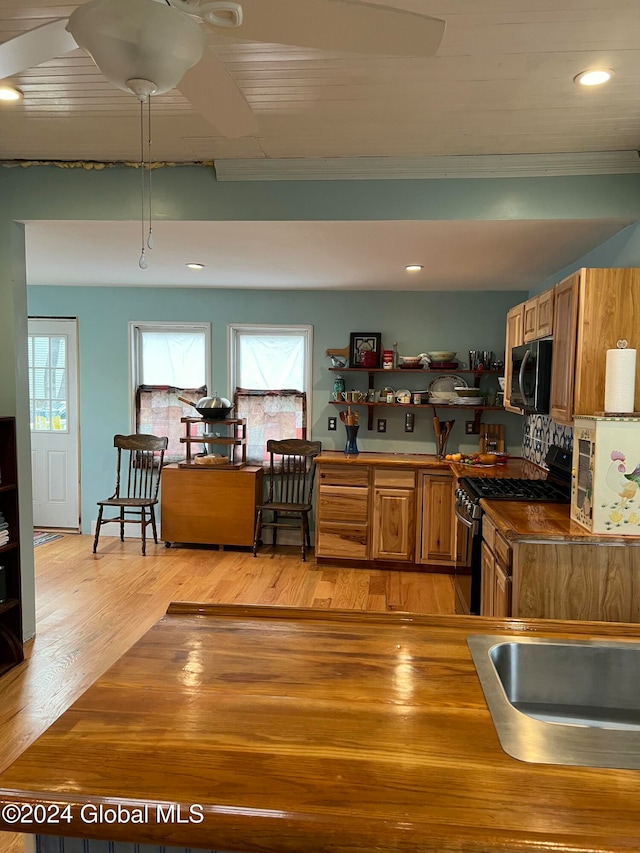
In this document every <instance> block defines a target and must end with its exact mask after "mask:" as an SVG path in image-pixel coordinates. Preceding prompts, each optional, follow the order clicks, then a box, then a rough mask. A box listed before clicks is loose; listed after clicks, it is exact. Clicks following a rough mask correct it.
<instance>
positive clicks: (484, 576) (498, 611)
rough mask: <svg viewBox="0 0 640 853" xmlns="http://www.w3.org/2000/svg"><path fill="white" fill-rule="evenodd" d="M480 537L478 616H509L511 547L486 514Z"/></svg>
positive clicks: (510, 612)
mask: <svg viewBox="0 0 640 853" xmlns="http://www.w3.org/2000/svg"><path fill="white" fill-rule="evenodd" d="M482 537H483V542H482V562H481V586H480V615H481V616H495V617H497V618H503V617H509V616H511V615H512V582H511V571H512V563H513V552H512V548H511V546H510V544H509V543H508V542H507V540H506V539H504V538H503V537H502V536H501V535H500V533H498V531H497V530H496V527H495V525H494V523H493V522H492V521H491V519H490V518H488V517H487V516H486V515H485V516H484V517H483V521H482Z"/></svg>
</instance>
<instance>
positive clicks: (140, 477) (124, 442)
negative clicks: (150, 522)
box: [113, 433, 169, 501]
mask: <svg viewBox="0 0 640 853" xmlns="http://www.w3.org/2000/svg"><path fill="white" fill-rule="evenodd" d="M168 443H169V439H168V438H167V436H158V435H143V434H141V433H137V434H135V435H115V436H114V437H113V446H114V447H115V448H116V449H117V451H118V460H117V471H116V490H115V492H114V495H113V497H114V498H128V499H133V500H137V499H146V500H153V501H155V500H157V498H158V489H159V487H160V474H161V472H162V465H163V463H164V454H165V451H166V449H167V445H168Z"/></svg>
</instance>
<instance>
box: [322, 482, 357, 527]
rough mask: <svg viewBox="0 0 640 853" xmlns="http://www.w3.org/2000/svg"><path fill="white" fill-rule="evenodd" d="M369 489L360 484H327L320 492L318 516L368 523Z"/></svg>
mask: <svg viewBox="0 0 640 853" xmlns="http://www.w3.org/2000/svg"><path fill="white" fill-rule="evenodd" d="M368 508H369V490H368V489H363V488H361V487H358V486H325V485H324V484H323V485H322V486H321V487H320V489H319V492H318V506H317V516H318V521H319V522H320V523H321V524H322V523H323V522H325V521H338V522H343V523H347V524H350V523H352V522H355V523H362V524H366V523H367V520H368Z"/></svg>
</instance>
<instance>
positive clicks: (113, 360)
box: [28, 287, 526, 532]
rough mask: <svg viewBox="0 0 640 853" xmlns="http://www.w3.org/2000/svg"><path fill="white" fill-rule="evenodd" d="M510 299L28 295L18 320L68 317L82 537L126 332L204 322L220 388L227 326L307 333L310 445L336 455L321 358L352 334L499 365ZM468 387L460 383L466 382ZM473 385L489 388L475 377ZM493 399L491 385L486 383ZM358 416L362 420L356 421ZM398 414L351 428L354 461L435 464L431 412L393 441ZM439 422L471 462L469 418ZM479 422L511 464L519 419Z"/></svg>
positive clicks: (123, 394) (124, 420)
mask: <svg viewBox="0 0 640 853" xmlns="http://www.w3.org/2000/svg"><path fill="white" fill-rule="evenodd" d="M525 297H526V294H525V293H523V292H522V291H513V292H508V293H502V292H501V293H486V292H484V293H465V294H460V293H380V292H376V293H362V292H354V291H349V292H342V293H335V292H332V293H320V292H317V291H293V292H292V291H289V290H287V291H273V290H269V291H246V290H243V291H234V290H213V289H191V288H189V289H184V288H176V289H171V288H161V289H153V288H118V287H114V288H104V287H29V288H28V311H29V315H30V316H44V317H52V316H61V317H69V316H72V317H78V336H79V337H78V340H79V369H80V373H79V375H80V398H79V399H80V424H81V460H80V461H81V479H82V528H83V531H84V532H89V530H90V523H91V521H93V520H95V516H96V501H97V500H98V499H99V498H103V497H106V496H107V494H110V491H111V490H112V487H113V482H112V481H113V467H114V455H113V453H114V451H113V446H112V445H113V435H114V434H115V433H122V432H129V430H130V428H131V427H132V425H131V424H130V423H129V396H128V387H129V385H128V380H129V362H128V337H127V335H128V323H129V321H130V320H135V321H156V320H172V321H176V322H178V321H180V322H190V321H200V322H202V321H208V322H210V323H211V331H212V383H213V388H215V389H216V390H217V391H218V392H219V393H226V394H231V393H232V389H229V388H227V324H228V323H284V324H310V325H312V326H313V330H314V348H313V349H314V352H313V400H312V406H311V410H312V420H311V424H310V426H311V433H312V437H313V439H315V440H320V441H322V442H323V445H324V446H325V447H327V448H330V449H342V448H343V447H344V429H343V427H342V424H339V430H338V431H337V432H328V430H327V418H328V417H329V416H330V415H334V416H335V415H336V414H337V410H336V407H335V406H331V405H329V403H328V401H329V397H330V392H331V389H332V385H333V378H334V376H333V374H332V373H331V372H329V371H328V370H327V368H328V367H329V366H330V365H329V362H328V359H327V358H326V356H325V351H326V350H327V348H333V347H344V346H347V345H348V343H349V333H350V332H352V331H374V332H381V333H382V340H383V346H388V347H391V344H392V342H393V341H394V340H397V341H398V346H399V350H400V353H402V354H405V355H415V354H416V353H419V352H423V351H425V350H438V349H446V350H456V351H457V352H458V353H459V358H460V359H461V360H464V359H465V358H466V352H467V351H468V350H469V349H488V350H493V351H494V352H496V353H498V354H499V356H500V358H503V356H504V324H505V314H506V312H507V310H508V308H509V307H511V306H512V305H514V304H515V303H516V302H519V301H522V300H523V299H524V298H525ZM345 378H346V381H347V387H348V388H351V387H354V388H358V389H359V390H366V385H367V381H366V380H367V377H366V376H363V375H358V374H355V375H354V374H345ZM432 378H433V376H432V375H431V374H426V373H425V374H424V375H421V374H407V375H406V376H403V375H402V374H391V375H390V376H389V377H387V376H385V375H384V374H379V375H378V377H377V387H378V388H381V387H382V386H383V385H386V384H387V380H389V381H391V384H392V385H394V387H395V389H396V390H397V389H399V388H400V387H409V388H411V389H416V390H418V389H421V388H422V389H424V388H426V387H427V385H428V383H429V381H430V380H431V379H432ZM466 378H467V380H468V381H470V379H471V377H469V376H467V377H466ZM483 381H484V382H487V383H488V382H489V381H490V380H489V377H485V379H484V380H483ZM492 382H493V385H494V386H495V387H497V380H496V379H495V377H493V378H492ZM363 411H364V410H363ZM404 414H405V410H404V409H392V410H376V417H386V418H387V432H386V434H385V435H378V434H377V433H376V432H375V431H374V432H368V431H367V429H366V426H362V427H361V429H360V434H359V442H358V443H359V446H360V449H361V450H392V451H406V452H421V453H433V452H435V442H434V436H433V426H432V419H433V410H432V409H417V410H415V417H416V424H415V431H414V433H412V434H407V433H405V432H404ZM440 414H441V417H443V418H444V417H453V418H455V419H456V425H455V427H454V432H453V434H452V436H451V438H450V441H449V446H450V447H451V448H452V449H453V450H457V449H458V447H460V448H461V449H462V450H472V449H475V448H477V446H478V438H477V436H465V435H464V421H465V420H467V419H471V418H472V413H471V412H466V411H464V410H456V411H455V412H452V413H450V415H447V413H446V411H444V412H441V413H440ZM485 419H486V420H487V421H489V422H498V423H505V424H506V426H507V439H508V444H509V449H510V451H511V452H512V453H515V452H517V451H519V449H520V445H521V441H522V418H519V417H518V416H516V415H511V414H508V413H506V412H491V413H487V415H486V418H485Z"/></svg>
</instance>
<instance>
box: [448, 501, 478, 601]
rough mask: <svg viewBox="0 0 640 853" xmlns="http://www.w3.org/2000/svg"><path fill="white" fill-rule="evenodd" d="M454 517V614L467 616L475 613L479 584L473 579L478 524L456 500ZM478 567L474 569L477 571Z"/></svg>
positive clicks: (476, 553) (476, 552)
mask: <svg viewBox="0 0 640 853" xmlns="http://www.w3.org/2000/svg"><path fill="white" fill-rule="evenodd" d="M453 511H454V513H455V516H456V521H457V523H456V566H455V574H454V589H455V612H456V613H459V614H462V615H465V616H468V615H470V614H471V613H477V608H476V607H475V598H476V595H475V591H476V585H477V583H478V582H479V580H478V579H477V578H475V579H474V560H475V561H476V562H477V555H478V552H479V548H480V523H479V521H478V519H471V518H469V516H468V515H467V514H466V513H465V511H464V507H463V505H462V503H461V502H460V501H459V500H456V503H455V505H454V509H453ZM479 568H480V567H479V566H478V567H477V569H476V573H477V571H479Z"/></svg>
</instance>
